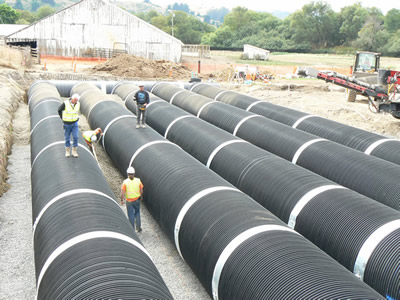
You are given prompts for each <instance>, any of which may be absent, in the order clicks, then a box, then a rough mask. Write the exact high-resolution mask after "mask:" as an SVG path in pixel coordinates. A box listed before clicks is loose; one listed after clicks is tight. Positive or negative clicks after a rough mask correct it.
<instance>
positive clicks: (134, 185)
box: [121, 167, 143, 232]
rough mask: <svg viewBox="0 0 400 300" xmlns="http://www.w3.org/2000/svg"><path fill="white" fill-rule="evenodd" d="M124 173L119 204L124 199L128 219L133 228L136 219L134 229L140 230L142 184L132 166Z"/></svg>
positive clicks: (122, 202)
mask: <svg viewBox="0 0 400 300" xmlns="http://www.w3.org/2000/svg"><path fill="white" fill-rule="evenodd" d="M126 173H128V178H127V179H125V180H124V182H123V183H122V186H121V205H123V204H124V199H126V210H127V212H128V218H129V221H130V222H131V224H132V227H133V228H134V229H135V221H136V231H137V232H141V231H142V227H141V223H140V198H141V197H142V194H143V184H142V182H141V181H140V178H137V177H135V169H134V168H133V167H129V168H128V170H126Z"/></svg>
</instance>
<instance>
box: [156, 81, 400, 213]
mask: <svg viewBox="0 0 400 300" xmlns="http://www.w3.org/2000/svg"><path fill="white" fill-rule="evenodd" d="M152 91H153V93H154V94H156V95H157V96H160V97H161V98H163V99H165V100H167V101H169V102H170V103H172V104H174V105H176V106H178V107H180V108H183V109H184V110H186V111H188V112H189V113H191V114H193V115H195V116H197V117H199V118H201V119H203V120H206V121H207V122H210V123H212V124H214V125H216V126H218V127H220V128H222V129H224V130H226V131H228V132H230V133H233V134H234V135H236V136H238V137H241V138H242V139H244V140H247V141H249V142H251V143H253V144H254V145H257V146H259V147H260V148H263V149H265V150H267V151H269V152H272V153H274V154H276V155H279V156H281V157H282V158H285V159H287V160H289V161H291V162H292V163H294V164H297V165H299V166H302V167H304V168H306V169H308V170H311V171H313V172H315V173H317V174H319V175H322V176H324V177H325V178H328V179H330V180H332V181H334V182H336V183H339V184H341V185H343V186H346V187H348V188H350V189H352V190H355V191H357V192H359V193H361V194H363V195H365V196H367V197H370V198H372V199H374V200H377V201H378V202H381V203H383V204H385V205H388V206H390V207H392V208H395V209H397V210H399V209H400V185H399V184H398V178H400V167H399V166H398V165H395V164H393V163H390V162H387V161H385V160H382V159H379V158H377V157H372V156H367V155H364V154H363V153H360V152H359V151H355V150H353V149H351V148H348V147H345V146H343V145H340V144H337V143H335V142H332V141H329V140H325V139H321V138H318V137H315V136H314V135H311V134H309V133H306V132H303V131H300V130H296V129H293V128H291V127H288V126H285V125H283V124H281V123H278V122H275V121H273V120H270V119H267V118H264V117H262V116H260V115H256V114H253V113H251V112H246V111H244V110H242V109H239V108H237V107H234V106H230V105H227V104H225V103H222V102H217V101H213V100H211V99H209V98H207V97H204V96H201V95H198V94H193V93H192V92H189V91H185V90H182V89H179V88H177V87H174V86H171V85H169V84H167V83H163V84H157V85H155V86H154V88H153V89H152ZM171 95H172V96H171Z"/></svg>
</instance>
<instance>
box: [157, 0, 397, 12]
mask: <svg viewBox="0 0 400 300" xmlns="http://www.w3.org/2000/svg"><path fill="white" fill-rule="evenodd" d="M150 2H151V3H154V4H157V5H160V6H162V7H164V6H165V7H166V6H168V5H169V4H174V3H186V4H188V5H189V8H190V10H193V11H197V12H200V13H205V12H207V10H209V9H212V8H221V7H226V8H229V9H232V8H234V7H237V6H243V7H247V8H248V9H249V10H255V11H262V12H274V11H284V12H289V13H292V12H294V11H296V10H299V9H301V8H302V7H303V5H305V4H308V3H310V2H311V1H310V0H281V1H279V0H275V1H268V0H264V1H263V0H245V1H240V0H167V1H165V0H150ZM325 2H327V3H329V4H330V6H331V7H332V9H333V10H334V11H336V12H339V11H340V9H341V8H342V7H344V6H349V5H352V4H354V3H356V2H360V3H361V5H362V6H363V7H372V6H375V7H377V8H379V9H380V10H381V11H382V12H383V13H384V14H386V13H387V12H388V11H389V10H390V9H392V8H396V9H400V1H399V0H378V1H377V0H361V1H357V0H328V1H325Z"/></svg>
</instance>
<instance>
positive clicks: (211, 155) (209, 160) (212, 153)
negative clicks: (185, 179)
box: [206, 139, 248, 168]
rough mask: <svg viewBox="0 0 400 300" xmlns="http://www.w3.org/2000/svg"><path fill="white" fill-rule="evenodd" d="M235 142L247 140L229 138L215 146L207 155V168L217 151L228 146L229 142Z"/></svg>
mask: <svg viewBox="0 0 400 300" xmlns="http://www.w3.org/2000/svg"><path fill="white" fill-rule="evenodd" d="M235 143H248V142H247V141H244V140H240V139H237V140H230V141H226V142H224V143H222V144H221V145H219V146H218V147H217V148H215V149H214V151H213V152H211V154H210V156H209V157H208V160H207V164H206V166H207V168H210V166H211V163H212V161H213V159H214V157H215V155H217V153H218V152H219V151H220V150H221V149H222V148H224V147H226V146H228V145H231V144H235Z"/></svg>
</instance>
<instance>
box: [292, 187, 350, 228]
mask: <svg viewBox="0 0 400 300" xmlns="http://www.w3.org/2000/svg"><path fill="white" fill-rule="evenodd" d="M333 189H345V187H343V186H340V185H334V184H332V185H324V186H320V187H317V188H315V189H312V190H311V191H308V192H307V193H306V194H305V195H304V196H303V197H301V198H300V200H299V201H297V203H296V205H295V206H294V207H293V209H292V211H291V213H290V216H289V221H288V225H289V227H290V228H292V229H294V227H295V226H296V220H297V217H298V216H299V214H300V213H301V211H302V210H303V208H304V207H305V206H306V205H307V204H308V203H309V202H310V201H311V200H312V199H314V198H315V197H316V196H318V195H319V194H322V193H323V192H326V191H329V190H333Z"/></svg>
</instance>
